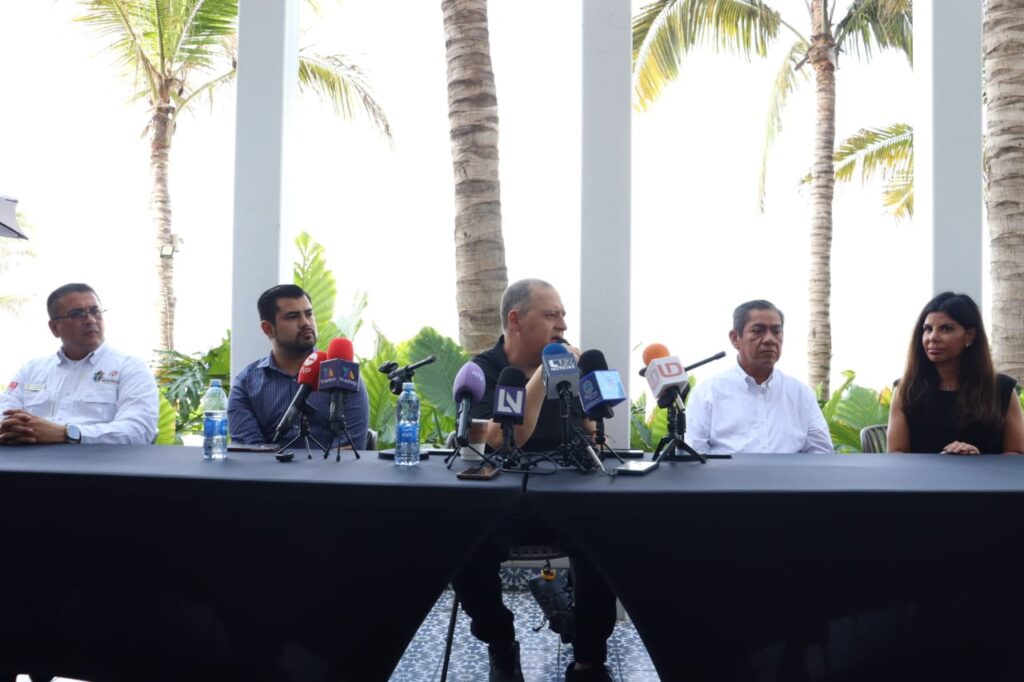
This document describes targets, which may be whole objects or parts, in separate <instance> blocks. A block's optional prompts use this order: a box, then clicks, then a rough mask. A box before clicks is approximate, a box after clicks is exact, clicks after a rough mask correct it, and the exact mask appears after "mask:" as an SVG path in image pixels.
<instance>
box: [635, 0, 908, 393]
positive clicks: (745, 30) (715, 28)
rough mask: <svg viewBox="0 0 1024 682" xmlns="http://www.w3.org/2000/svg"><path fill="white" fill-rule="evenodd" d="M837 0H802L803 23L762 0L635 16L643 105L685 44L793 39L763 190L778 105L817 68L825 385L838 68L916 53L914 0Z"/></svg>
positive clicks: (819, 325) (758, 45) (815, 362)
mask: <svg viewBox="0 0 1024 682" xmlns="http://www.w3.org/2000/svg"><path fill="white" fill-rule="evenodd" d="M836 8H837V6H836V3H835V2H830V1H829V0H808V2H807V9H808V17H807V19H808V20H809V21H808V28H809V31H808V32H807V33H804V32H801V31H799V30H797V29H796V28H795V27H794V25H793V24H792V23H789V22H787V21H785V20H784V19H783V18H782V16H781V15H780V14H779V12H777V11H776V10H774V9H772V8H771V7H770V6H769V5H768V4H767V3H765V2H761V0H657V1H656V2H652V3H651V4H649V5H646V6H645V7H643V8H642V9H641V10H640V13H639V14H637V16H635V17H634V18H633V77H634V89H635V93H636V106H637V108H638V109H640V110H643V109H645V108H646V107H648V106H649V105H650V104H651V103H652V102H653V101H654V100H655V99H657V97H658V95H659V94H660V93H661V91H662V89H663V88H664V87H665V85H666V84H667V83H668V82H669V81H671V80H673V79H674V78H675V77H676V75H677V74H678V70H679V66H680V65H681V64H682V61H683V59H684V57H685V56H686V54H687V53H688V52H689V51H690V50H692V49H694V48H695V47H698V46H710V47H712V48H714V49H717V50H721V51H723V52H731V53H735V54H739V55H741V56H743V57H747V58H749V57H750V55H751V54H756V55H757V56H759V57H762V58H763V57H766V56H767V54H768V47H769V46H770V45H771V44H773V43H775V42H776V41H777V40H779V39H781V37H782V36H780V33H781V34H783V36H785V37H786V38H787V39H789V40H792V42H791V43H790V44H789V49H788V50H787V51H786V55H785V58H784V60H783V63H782V66H781V68H780V69H779V71H778V75H777V76H776V79H775V84H774V87H773V90H772V95H771V98H770V101H769V106H768V123H767V129H766V134H765V151H764V156H763V157H762V165H761V168H762V174H761V186H760V192H759V198H760V197H763V192H764V171H765V168H766V165H765V162H764V159H765V158H766V156H767V152H768V149H769V148H770V146H771V143H772V142H773V141H774V139H775V137H776V136H777V134H778V132H779V130H780V129H781V128H780V122H781V116H782V111H783V109H784V107H785V104H786V101H787V99H788V97H789V95H790V94H791V93H792V92H793V91H794V90H795V88H796V87H797V86H798V84H799V83H798V79H797V74H799V73H800V70H801V68H802V67H803V66H804V65H806V64H810V66H811V68H812V69H813V70H814V77H815V107H816V125H815V136H814V153H813V158H812V163H811V178H812V181H811V192H810V195H811V240H810V241H811V272H810V278H809V281H808V292H809V294H810V312H809V331H808V364H809V368H808V370H809V371H808V374H809V378H810V383H811V385H812V386H821V392H822V396H823V397H826V398H827V397H828V394H829V371H830V365H831V359H832V331H831V320H830V315H829V302H830V298H831V279H832V275H831V253H832V198H833V190H834V184H835V172H834V169H833V153H834V146H835V120H836V99H835V96H836V80H835V71H836V67H837V65H838V62H839V56H840V54H842V53H843V52H851V51H852V52H855V53H857V54H858V55H862V56H864V57H870V56H871V53H872V50H874V49H876V48H878V49H898V50H901V51H902V52H904V53H905V54H906V55H907V58H908V59H910V58H911V57H912V49H913V47H912V46H913V30H912V28H913V24H912V16H911V0H854V1H853V2H850V3H849V5H848V7H847V8H846V11H845V13H844V14H842V15H841V19H840V20H839V21H838V22H836V21H834V19H835V16H836Z"/></svg>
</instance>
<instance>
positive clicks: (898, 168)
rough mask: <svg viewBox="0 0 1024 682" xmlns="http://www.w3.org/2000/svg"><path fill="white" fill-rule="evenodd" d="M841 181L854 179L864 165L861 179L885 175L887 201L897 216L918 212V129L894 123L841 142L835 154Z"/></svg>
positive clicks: (838, 175)
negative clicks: (916, 160) (915, 183)
mask: <svg viewBox="0 0 1024 682" xmlns="http://www.w3.org/2000/svg"><path fill="white" fill-rule="evenodd" d="M833 162H834V165H835V174H836V181H837V182H847V181H849V180H852V179H853V176H854V173H855V172H856V169H857V168H858V167H859V168H860V178H861V182H867V181H868V180H870V179H871V178H873V177H875V175H879V174H880V175H881V177H882V179H883V182H884V189H883V201H884V202H885V205H886V206H887V207H888V208H889V211H890V212H891V213H892V214H893V215H894V216H895V217H897V218H909V217H911V216H913V214H914V128H913V126H911V125H910V124H909V123H894V124H892V125H889V126H886V127H884V128H864V129H861V130H859V131H857V132H856V133H854V134H853V135H851V136H850V137H848V138H846V139H845V140H843V141H842V142H841V143H839V146H838V147H837V148H836V152H835V156H834V157H833Z"/></svg>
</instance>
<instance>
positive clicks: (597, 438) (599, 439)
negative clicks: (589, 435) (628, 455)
mask: <svg viewBox="0 0 1024 682" xmlns="http://www.w3.org/2000/svg"><path fill="white" fill-rule="evenodd" d="M594 423H595V424H596V425H597V428H596V430H595V431H594V445H596V446H597V455H598V457H601V458H602V459H603V458H604V455H605V454H609V455H612V456H613V457H615V459H617V460H619V462H620V463H622V464H625V463H626V462H625V461H624V460H623V459H622V455H620V454H619V453H617V452H615V448H613V447H612V446H610V445H608V439H607V438H605V435H604V417H597V418H595V419H594Z"/></svg>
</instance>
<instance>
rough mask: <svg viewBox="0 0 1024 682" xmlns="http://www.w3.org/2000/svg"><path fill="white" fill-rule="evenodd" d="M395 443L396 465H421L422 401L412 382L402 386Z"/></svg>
mask: <svg viewBox="0 0 1024 682" xmlns="http://www.w3.org/2000/svg"><path fill="white" fill-rule="evenodd" d="M396 440H397V442H396V443H395V465H396V466H405V467H409V466H416V465H417V464H419V463H420V399H419V397H418V396H417V395H416V391H414V390H413V385H412V382H411V381H407V382H405V383H404V384H402V395H400V396H399V397H398V433H397V439H396Z"/></svg>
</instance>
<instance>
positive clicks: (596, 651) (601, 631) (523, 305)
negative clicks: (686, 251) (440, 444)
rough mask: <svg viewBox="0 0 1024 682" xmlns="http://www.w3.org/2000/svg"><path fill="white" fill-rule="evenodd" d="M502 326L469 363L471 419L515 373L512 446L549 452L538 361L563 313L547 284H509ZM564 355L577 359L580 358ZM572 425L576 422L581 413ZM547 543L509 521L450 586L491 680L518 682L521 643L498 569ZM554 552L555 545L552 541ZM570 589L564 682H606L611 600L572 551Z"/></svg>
mask: <svg viewBox="0 0 1024 682" xmlns="http://www.w3.org/2000/svg"><path fill="white" fill-rule="evenodd" d="M501 324H502V330H503V331H504V334H502V336H500V337H499V338H498V341H497V343H495V344H494V347H493V348H491V349H490V350H488V351H485V352H483V353H480V354H479V355H477V356H476V357H474V358H473V362H475V363H476V364H477V365H479V366H480V368H481V369H482V370H483V372H484V375H485V377H486V378H487V390H486V393H485V394H484V399H483V400H482V401H481V402H479V403H477V404H476V406H475V407H474V413H473V416H474V417H477V418H490V417H491V406H492V404H493V396H494V387H495V385H496V384H497V383H498V376H499V375H500V374H501V370H503V369H504V368H505V367H509V366H511V367H518V368H519V369H521V370H523V373H524V374H525V375H526V376H527V382H526V400H525V410H524V415H523V423H522V424H521V425H517V426H516V427H515V441H516V443H517V444H519V445H520V446H521V447H522V449H523V450H525V451H526V452H539V451H547V450H553V449H555V448H557V447H558V446H559V445H560V444H561V442H562V440H561V439H562V431H561V423H560V415H559V408H558V403H557V402H556V401H553V400H552V401H549V400H546V399H545V389H544V382H543V377H542V374H543V372H542V371H541V370H540V363H541V353H542V351H543V350H544V347H545V346H546V345H547V344H549V343H553V342H554V343H557V342H564V338H563V334H564V333H565V330H566V325H565V308H564V307H563V306H562V299H561V297H559V295H558V292H557V291H556V290H555V289H554V287H552V286H551V285H550V284H548V283H547V282H544V281H542V280H538V279H525V280H520V281H518V282H516V283H514V284H512V285H511V286H510V287H509V288H508V290H506V291H505V294H504V295H503V296H502V299H501ZM567 348H568V349H569V350H570V351H571V352H572V353H573V354H574V355H575V356H576V357H577V358H579V354H580V351H579V349H577V348H574V347H572V346H567ZM572 419H573V420H575V421H576V423H577V424H583V425H584V426H586V425H587V423H586V422H582V421H581V419H582V414H581V411H580V406H579V405H578V404H577V405H576V406H575V409H574V410H573V414H572ZM501 442H502V434H501V427H500V425H498V424H497V423H493V422H492V423H491V424H490V425H489V427H488V432H487V443H488V445H490V446H491V447H492V448H497V447H499V446H500V445H501ZM552 540H553V538H552V535H551V533H550V532H549V531H547V530H546V529H545V528H544V527H543V526H542V525H541V524H540V523H539V522H538V521H537V520H535V519H526V518H522V517H517V518H514V519H513V520H512V521H511V522H510V523H509V524H507V525H506V526H505V527H503V528H501V529H500V530H499V531H498V532H496V533H495V534H494V535H493V536H492V537H491V538H489V539H488V541H486V542H485V543H484V544H483V545H482V546H481V548H480V549H479V550H478V551H477V552H476V553H475V554H474V555H473V556H472V557H470V559H469V560H468V561H467V562H466V564H465V566H463V568H462V571H461V572H460V573H459V574H458V575H457V576H456V577H455V579H454V580H453V581H452V585H453V586H454V588H455V593H456V596H457V597H458V599H459V601H460V603H461V604H462V607H463V609H465V611H466V613H467V614H468V615H469V616H470V618H471V619H472V621H473V622H472V626H471V630H472V632H473V634H474V635H475V636H476V637H477V638H478V639H480V640H482V641H484V642H487V644H488V655H489V657H490V662H491V673H490V679H491V680H492V681H495V680H501V681H505V680H522V679H523V674H522V670H521V669H520V664H519V643H518V642H517V641H516V634H515V627H514V624H513V615H512V612H511V611H509V610H508V609H507V608H506V607H505V604H504V603H503V602H502V599H501V580H500V579H499V578H498V567H499V564H500V563H501V562H502V561H503V560H504V559H505V558H507V557H508V552H509V548H510V546H512V545H516V544H540V543H543V544H547V543H549V542H551V541H552ZM555 543H556V544H564V543H558V542H557V540H555ZM570 559H571V561H572V568H573V577H574V584H575V600H576V608H575V615H576V618H575V623H576V628H575V635H574V637H573V641H572V644H573V656H574V658H575V661H574V662H572V663H570V664H569V667H568V668H567V669H566V672H565V679H566V680H567V681H572V682H581V681H582V682H589V681H590V680H596V681H601V682H603V681H604V680H609V681H610V680H611V679H612V678H611V674H610V673H609V671H608V668H607V667H606V666H605V658H606V657H607V642H608V637H610V636H611V634H612V630H613V629H614V627H615V595H614V594H613V593H612V591H611V590H610V589H609V588H608V586H607V584H606V583H605V582H604V579H603V578H602V577H601V575H600V574H599V573H598V572H597V570H596V569H595V568H594V567H593V566H592V565H591V564H590V562H589V561H586V560H585V559H584V558H583V557H580V556H574V555H573V554H572V552H571V551H570Z"/></svg>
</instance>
